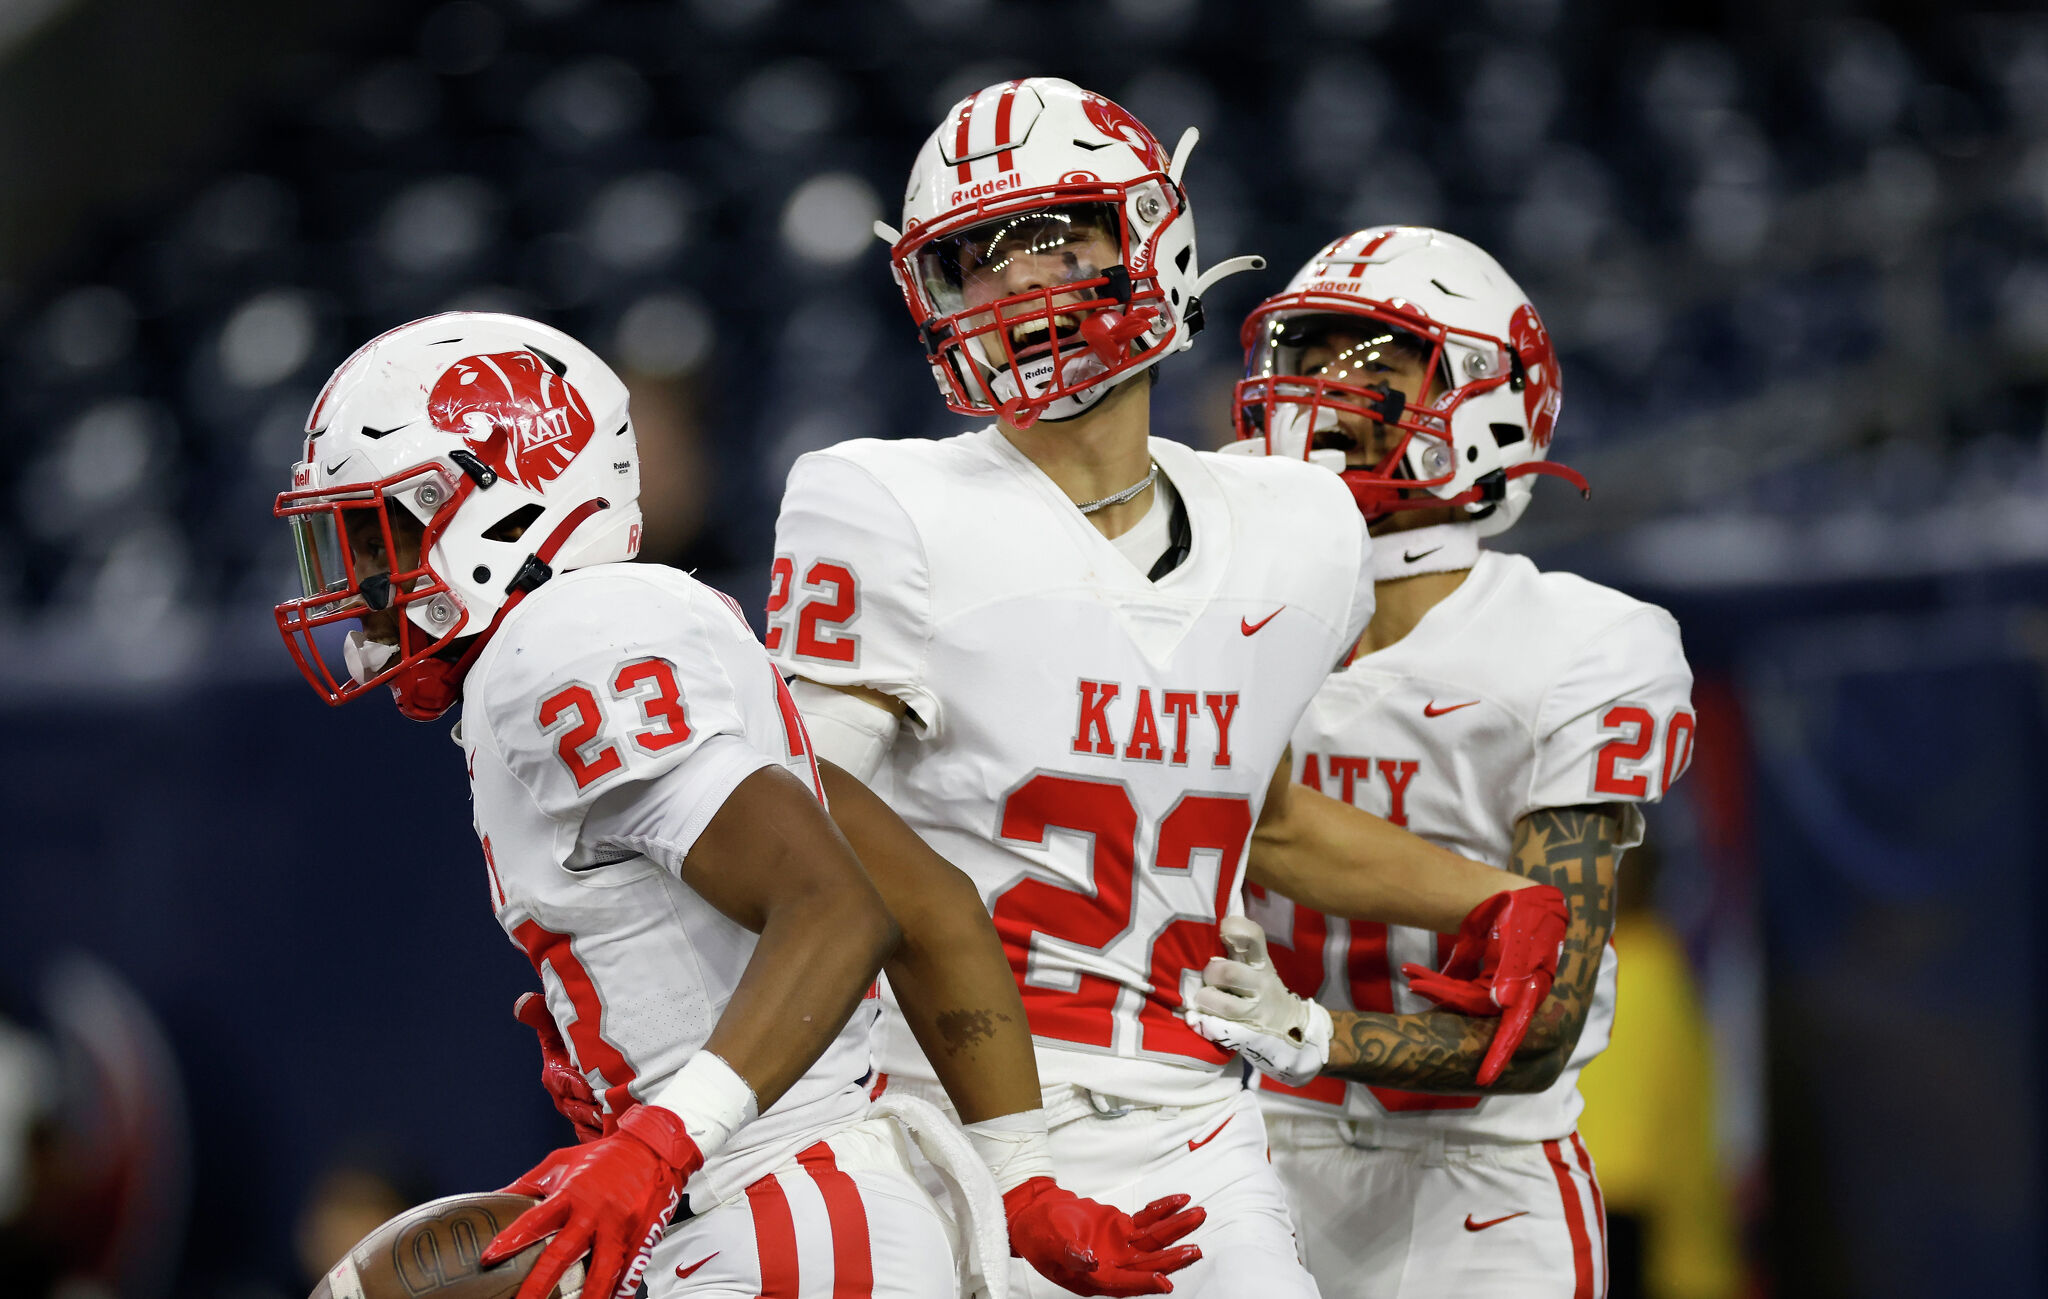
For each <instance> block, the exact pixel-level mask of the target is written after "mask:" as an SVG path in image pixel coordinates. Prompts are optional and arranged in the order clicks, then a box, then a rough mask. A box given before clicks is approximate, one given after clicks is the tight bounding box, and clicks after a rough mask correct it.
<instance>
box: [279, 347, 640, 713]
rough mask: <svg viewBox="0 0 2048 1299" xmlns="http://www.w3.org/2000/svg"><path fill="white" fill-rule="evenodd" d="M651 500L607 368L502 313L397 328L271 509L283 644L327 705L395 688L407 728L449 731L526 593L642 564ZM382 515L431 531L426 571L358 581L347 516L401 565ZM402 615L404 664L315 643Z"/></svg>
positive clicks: (323, 409) (354, 644)
mask: <svg viewBox="0 0 2048 1299" xmlns="http://www.w3.org/2000/svg"><path fill="white" fill-rule="evenodd" d="M639 497H640V456H639V452H638V450H637V449H636V446H635V443H634V437H633V424H632V421H631V420H630V419H629V418H628V417H627V411H626V386H625V385H624V384H623V383H621V382H620V381H619V378H618V376H617V375H615V374H613V373H612V371H611V368H610V367H609V366H607V365H606V364H605V363H604V362H603V361H601V360H599V359H598V357H597V354H596V353H594V352H592V351H591V350H590V349H588V348H586V347H584V346H583V345H582V344H581V343H579V342H577V341H576V340H575V339H573V338H571V337H569V336H568V335H567V334H564V333H563V332H561V331H560V330H558V329H552V328H550V327H548V326H546V325H543V324H539V323H537V322H535V321H531V320H523V319H521V318H519V317H517V316H506V315H498V314H496V313H491V312H475V311H451V312H447V313H445V314H443V315H438V316H428V317H427V318H425V319H424V320H415V321H413V322H412V323H411V324H407V325H401V326H399V327H398V328H397V329H394V330H391V331H390V332H389V333H385V334H380V335H378V336H377V337H376V338H373V339H371V340H370V341H369V342H368V343H366V344H364V345H363V346H362V347H361V348H359V349H358V350H357V351H356V353H355V355H353V356H351V357H349V358H348V360H346V361H344V362H342V364H341V368H340V369H338V370H336V371H335V372H334V375H333V377H332V378H330V379H328V381H327V386H326V387H325V388H323V389H321V391H320V396H319V398H318V400H316V401H315V402H314V403H313V410H312V413H311V414H310V415H309V416H308V417H307V419H306V447H305V459H304V460H302V461H301V462H300V463H299V464H297V465H295V466H293V468H292V487H291V490H290V491H288V492H284V493H282V494H281V495H279V496H278V498H277V506H276V513H277V515H278V517H280V518H283V519H286V520H288V521H289V522H290V523H291V525H292V533H293V536H294V538H295V539H296V541H297V542H298V550H299V575H300V580H301V583H302V586H303V594H302V595H301V596H300V597H299V598H298V599H295V600H287V601H285V602H284V603H283V604H280V605H278V606H277V625H278V630H279V631H280V632H282V633H283V635H284V640H285V645H286V647H287V648H288V649H290V651H291V654H292V658H293V659H294V660H295V661H296V662H297V663H298V665H299V671H300V672H301V673H303V674H304V675H305V677H306V680H307V681H308V682H310V683H311V684H312V686H313V689H314V690H315V691H316V692H318V693H319V694H320V695H321V696H322V697H324V698H325V699H326V700H327V702H329V703H330V704H339V703H342V702H344V701H346V700H349V699H353V698H355V697H356V696H358V695H360V694H362V693H363V692H364V691H366V690H369V689H370V688H372V687H374V686H377V685H380V684H389V685H390V686H391V690H392V693H393V695H394V696H396V698H397V700H398V706H399V710H400V711H401V712H403V713H405V715H406V716H408V717H413V718H417V719H420V720H427V719H430V718H433V717H438V716H439V715H440V714H441V713H443V712H445V711H447V709H448V708H449V707H450V706H451V705H453V704H454V702H455V701H456V699H457V698H458V696H459V693H460V688H461V684H462V675H463V673H465V672H466V671H468V669H469V665H470V663H471V662H472V661H473V660H474V659H475V656H476V654H477V653H478V651H480V650H481V649H482V648H483V644H484V641H485V640H486V639H487V636H488V633H489V632H491V631H492V630H493V629H495V628H496V627H497V625H498V622H499V620H500V619H502V618H503V617H504V614H505V612H506V610H508V609H510V608H511V607H512V606H513V605H515V604H517V603H518V602H519V600H520V599H521V598H523V597H524V596H525V594H526V593H527V592H528V591H531V590H533V589H534V588H535V587H538V586H539V585H540V584H541V583H542V582H545V581H546V580H547V579H548V578H549V577H550V576H552V575H553V573H555V572H557V571H566V570H568V569H572V568H583V567H586V566H588V565H591V564H604V563H611V562H614V561H619V560H626V559H631V558H632V557H633V556H634V555H635V554H636V553H638V551H639V549H640V503H639ZM387 505H396V506H397V507H399V508H402V509H404V510H407V511H409V512H410V513H411V515H412V517H413V518H414V519H416V520H418V521H419V523H420V525H421V527H422V528H423V529H424V535H423V537H422V538H421V541H420V559H419V566H418V567H417V568H415V569H412V570H409V571H406V572H400V573H385V572H376V571H371V572H368V573H364V572H360V571H359V565H358V562H357V558H356V555H355V554H354V551H353V549H352V547H351V545H350V542H349V530H348V526H347V524H348V515H347V513H346V512H348V511H366V512H370V513H373V514H374V515H375V517H376V519H377V520H378V523H379V525H380V526H381V529H382V533H383V553H384V554H385V555H396V554H398V549H397V547H396V545H395V544H394V541H393V536H392V530H391V518H390V515H389V514H388V513H387V512H386V510H387ZM371 567H373V568H374V565H373V566H371ZM394 606H396V607H397V608H399V609H400V610H402V611H403V613H404V615H405V616H404V617H403V618H400V619H399V620H398V625H399V628H400V632H399V639H400V644H399V645H398V646H397V647H395V648H394V647H391V646H385V645H379V644H377V643H375V642H372V641H368V640H366V639H365V638H364V636H363V633H362V632H361V631H360V630H354V631H351V632H350V633H349V635H348V637H347V638H346V640H345V641H344V642H343V643H342V644H340V645H339V646H336V645H334V644H333V643H332V641H331V639H330V638H331V636H332V633H328V634H327V635H326V636H322V637H321V638H320V639H321V640H326V641H328V642H329V643H328V644H327V645H326V646H323V645H321V644H319V643H316V638H315V632H316V631H318V630H319V629H320V628H323V627H328V626H330V625H332V624H334V623H337V622H343V621H347V620H352V619H357V618H360V617H361V616H362V615H363V614H364V613H365V612H367V611H369V610H372V609H386V608H391V607H394ZM465 637H475V640H474V641H473V642H472V643H470V644H469V645H467V646H466V647H462V648H461V649H460V651H459V652H458V651H457V650H455V649H453V648H451V647H453V646H454V644H455V642H456V641H458V640H461V639H463V638H465ZM336 653H338V654H339V656H340V658H341V661H342V662H341V670H340V671H337V670H336V668H335V665H334V663H333V662H332V658H333V656H334V655H335V654H336Z"/></svg>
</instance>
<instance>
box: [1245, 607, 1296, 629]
mask: <svg viewBox="0 0 2048 1299" xmlns="http://www.w3.org/2000/svg"><path fill="white" fill-rule="evenodd" d="M1286 608H1287V606H1286V605H1284V604H1283V605H1281V606H1280V608H1278V609H1275V610H1273V612H1271V613H1269V614H1267V615H1266V616H1265V617H1263V618H1261V619H1259V620H1258V621H1257V622H1253V621H1252V620H1251V619H1249V618H1239V619H1238V620H1237V625H1238V626H1239V627H1240V628H1241V629H1243V631H1244V634H1245V635H1247V636H1249V635H1251V634H1252V633H1253V632H1255V631H1257V630H1258V629H1259V628H1261V627H1263V626H1265V625H1266V624H1267V623H1269V622H1271V621H1273V620H1274V619H1275V618H1278V617H1279V616H1280V615H1281V613H1282V612H1283V611H1285V610H1286Z"/></svg>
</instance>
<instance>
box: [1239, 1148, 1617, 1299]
mask: <svg viewBox="0 0 2048 1299" xmlns="http://www.w3.org/2000/svg"><path fill="white" fill-rule="evenodd" d="M1266 1124H1267V1127H1268V1129H1269V1131H1270V1133H1271V1140H1272V1149H1273V1167H1274V1169H1275V1170H1276V1171H1277V1172H1278V1173H1279V1174H1280V1178H1281V1180H1282V1181H1283V1182H1284V1183H1285V1184H1286V1187H1287V1193H1288V1198H1289V1199H1290V1201H1291V1202H1292V1203H1293V1206H1294V1221H1295V1224H1296V1227H1297V1229H1298V1230H1299V1231H1300V1233H1301V1247H1302V1258H1303V1261H1304V1262H1305V1263H1307V1265H1308V1270H1309V1271H1310V1272H1311V1273H1312V1274H1314V1276H1315V1278H1316V1281H1317V1283H1318V1284H1319V1285H1321V1287H1322V1292H1323V1294H1324V1295H1326V1296H1328V1299H1599V1297H1600V1296H1602V1295H1604V1294H1606V1293H1607V1219H1606V1212H1605V1210H1604V1208H1603V1206H1602V1205H1601V1202H1600V1184H1599V1182H1598V1181H1596V1180H1595V1178H1594V1175H1593V1160H1592V1156H1590V1155H1589V1154H1587V1153H1586V1147H1585V1144H1584V1143H1583V1142H1581V1141H1580V1140H1579V1135H1578V1133H1576V1132H1574V1133H1572V1134H1571V1135H1569V1136H1567V1137H1565V1138H1563V1139H1561V1140H1557V1141H1542V1142H1527V1143H1514V1144H1492V1143H1474V1144H1469V1145H1461V1144H1457V1143H1446V1142H1444V1141H1443V1140H1442V1139H1441V1138H1434V1139H1433V1138H1431V1137H1430V1136H1429V1135H1428V1134H1427V1133H1426V1132H1421V1131H1407V1132H1399V1131H1396V1132H1393V1133H1389V1132H1386V1131H1385V1130H1384V1129H1382V1128H1380V1127H1377V1126H1375V1125H1371V1124H1351V1123H1347V1122H1344V1121H1342V1120H1338V1119H1326V1118H1307V1117H1302V1116H1298V1115H1293V1114H1277V1113H1276V1114H1268V1115H1267V1116H1266ZM1375 1141H1377V1142H1381V1143H1382V1144H1379V1145H1371V1144H1364V1143H1369V1142H1375ZM1354 1143H1357V1144H1354Z"/></svg>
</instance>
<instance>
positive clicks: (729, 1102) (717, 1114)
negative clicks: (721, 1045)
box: [647, 1051, 761, 1159]
mask: <svg viewBox="0 0 2048 1299" xmlns="http://www.w3.org/2000/svg"><path fill="white" fill-rule="evenodd" d="M647 1103H648V1104H649V1105H659V1106H661V1107H662V1108H663V1109H665V1110H669V1111H671V1112H673V1113H674V1114H675V1115H676V1116H677V1117H678V1118H680V1119H682V1121H683V1129H684V1130H685V1131H686V1132H688V1133H689V1134H690V1140H692V1141H694V1142H696V1143H697V1149H698V1150H701V1151H702V1152H704V1157H705V1158H706V1159H709V1158H711V1157H712V1156H713V1155H715V1154H717V1153H718V1151H719V1149H720V1148H721V1147H723V1146H724V1145H725V1143H726V1142H727V1141H729V1140H731V1139H732V1134H733V1133H735V1132H737V1131H739V1130H740V1128H741V1127H742V1126H744V1125H745V1124H747V1123H749V1122H751V1121H752V1120H753V1119H755V1118H756V1117H758V1116H759V1115H760V1112H761V1103H760V1102H759V1101H758V1100H757V1099H755V1097H754V1089H753V1088H752V1087H749V1086H748V1085H747V1080H746V1079H744V1078H742V1077H740V1076H739V1075H738V1074H737V1073H734V1072H733V1067H732V1066H731V1065H729V1064H727V1063H726V1062H725V1061H723V1060H721V1059H719V1058H718V1057H717V1056H715V1055H713V1054H711V1052H709V1051H699V1052H698V1053H697V1054H695V1055H693V1056H691V1057H690V1061H689V1063H688V1064H686V1065H684V1066H683V1067H682V1068H680V1069H678V1070H676V1076H675V1077H673V1078H671V1079H669V1080H668V1081H667V1082H666V1083H664V1084H662V1088H661V1090H660V1091H658V1092H656V1093H654V1095H652V1096H649V1097H648V1098H647Z"/></svg>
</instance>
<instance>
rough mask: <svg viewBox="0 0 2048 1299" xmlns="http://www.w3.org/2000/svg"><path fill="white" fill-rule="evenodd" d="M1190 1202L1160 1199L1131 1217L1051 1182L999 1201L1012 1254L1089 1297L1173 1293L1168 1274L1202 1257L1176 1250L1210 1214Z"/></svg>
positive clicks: (1193, 1249)
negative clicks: (1006, 1214) (1190, 1206)
mask: <svg viewBox="0 0 2048 1299" xmlns="http://www.w3.org/2000/svg"><path fill="white" fill-rule="evenodd" d="M1187 1203H1188V1197H1187V1196H1185V1195H1168V1196H1162V1197H1161V1198H1159V1199H1157V1200H1154V1201H1152V1203H1150V1204H1148V1205H1146V1206H1145V1207H1144V1208H1142V1209H1140V1210H1138V1214H1137V1216H1136V1217H1131V1216H1129V1215H1127V1214H1125V1213H1124V1212H1123V1211H1122V1210H1120V1209H1116V1208H1113V1207H1111V1206H1110V1205H1107V1204H1100V1203H1097V1202H1096V1201H1094V1200H1084V1199H1082V1198H1081V1197H1080V1196H1078V1195H1075V1194H1074V1193H1073V1192H1072V1191H1069V1190H1066V1189H1064V1188H1062V1187H1061V1186H1060V1184H1059V1183H1057V1182H1055V1181H1053V1180H1052V1179H1051V1178H1050V1177H1034V1178H1032V1179H1031V1180H1030V1181H1028V1182H1021V1183H1019V1184H1018V1185H1016V1186H1013V1187H1011V1188H1010V1190H1009V1193H1008V1194H1006V1195H1004V1196H1003V1208H1004V1210H1005V1211H1006V1212H1007V1213H1008V1214H1009V1218H1010V1252H1011V1253H1012V1254H1014V1255H1016V1256H1017V1257H1018V1258H1021V1259H1023V1260H1024V1261H1025V1262H1027V1263H1029V1264H1031V1266H1033V1267H1035V1268H1037V1269H1038V1274H1039V1275H1040V1276H1042V1277H1044V1278H1045V1279H1046V1280H1048V1281H1050V1282H1052V1283H1053V1284H1055V1285H1058V1286H1062V1287H1064V1288H1066V1289H1068V1290H1071V1291H1073V1292H1074V1293H1075V1294H1091V1295H1093V1294H1099V1295H1139V1294H1169V1293H1171V1292H1172V1290H1173V1282H1171V1281H1169V1280H1167V1279H1166V1274H1167V1273H1168V1272H1178V1271H1180V1270H1181V1269H1182V1268H1184V1267H1186V1266H1187V1265H1188V1264H1190V1263H1192V1262H1194V1261H1195V1260H1196V1259H1198V1258H1200V1257H1201V1256H1202V1247H1201V1246H1200V1245H1174V1244H1173V1242H1174V1241H1176V1240H1179V1239H1180V1238H1181V1237H1182V1236H1185V1235H1187V1234H1188V1233H1189V1232H1191V1231H1193V1230H1194V1229H1195V1228H1197V1227H1199V1226H1201V1225H1202V1221H1203V1219H1205V1218H1207V1217H1208V1216H1209V1213H1208V1210H1206V1209H1190V1208H1188V1207H1187ZM1169 1245H1171V1246H1173V1247H1172V1248H1171V1249H1169V1248H1167V1247H1168V1246H1169Z"/></svg>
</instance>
